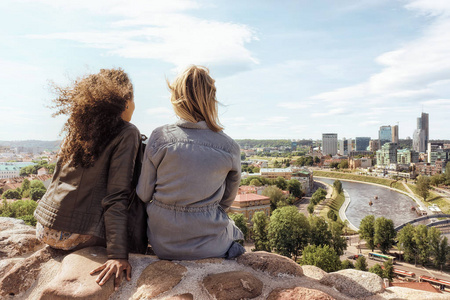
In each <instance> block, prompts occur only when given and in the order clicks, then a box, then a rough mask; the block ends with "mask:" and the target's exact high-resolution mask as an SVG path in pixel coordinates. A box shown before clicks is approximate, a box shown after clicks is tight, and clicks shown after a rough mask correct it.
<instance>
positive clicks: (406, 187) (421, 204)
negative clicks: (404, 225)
mask: <svg viewBox="0 0 450 300" xmlns="http://www.w3.org/2000/svg"><path fill="white" fill-rule="evenodd" d="M402 184H403V186H404V187H405V189H406V190H407V191H408V192H409V196H410V197H411V198H413V199H414V201H416V202H417V204H419V206H420V208H421V209H423V210H425V211H426V212H427V214H429V215H431V214H432V213H433V212H432V211H431V210H429V209H428V206H427V205H425V204H424V203H423V202H422V200H421V199H419V198H417V197H416V195H415V194H414V192H413V191H412V190H411V189H410V188H409V185H407V184H406V183H405V182H404V181H402Z"/></svg>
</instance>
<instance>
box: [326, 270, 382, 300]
mask: <svg viewBox="0 0 450 300" xmlns="http://www.w3.org/2000/svg"><path fill="white" fill-rule="evenodd" d="M319 282H320V283H322V284H324V285H328V286H331V287H333V288H336V289H337V290H338V291H340V292H342V293H343V294H346V295H348V296H350V297H355V298H362V297H368V296H372V295H375V294H378V293H381V292H383V291H384V287H383V279H381V277H380V276H378V275H376V274H373V273H369V272H363V271H359V270H353V269H345V270H341V271H337V272H333V273H329V274H326V275H325V276H324V277H323V278H322V279H320V281H319Z"/></svg>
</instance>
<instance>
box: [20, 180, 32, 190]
mask: <svg viewBox="0 0 450 300" xmlns="http://www.w3.org/2000/svg"><path fill="white" fill-rule="evenodd" d="M20 187H21V188H22V192H24V191H27V190H29V189H31V183H30V181H29V180H28V179H27V178H25V179H24V180H23V181H22V184H21V185H20Z"/></svg>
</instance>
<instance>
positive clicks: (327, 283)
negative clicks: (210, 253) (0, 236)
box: [0, 218, 448, 300]
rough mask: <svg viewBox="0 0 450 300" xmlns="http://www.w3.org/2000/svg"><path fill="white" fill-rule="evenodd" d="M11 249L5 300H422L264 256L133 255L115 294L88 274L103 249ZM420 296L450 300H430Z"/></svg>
mask: <svg viewBox="0 0 450 300" xmlns="http://www.w3.org/2000/svg"><path fill="white" fill-rule="evenodd" d="M23 226H26V225H24V224H23V223H21V222H18V221H17V220H14V219H9V218H0V232H3V230H5V229H7V230H9V232H10V234H11V235H12V237H11V239H10V241H22V239H23V238H25V235H28V236H29V235H30V231H32V230H34V229H33V228H32V227H28V228H24V227H23ZM15 228H17V229H18V230H16V231H15ZM24 229H25V230H24ZM9 246H10V247H12V248H11V249H13V250H14V249H15V250H16V251H15V252H14V253H22V255H21V256H14V257H2V258H1V259H0V266H4V268H5V269H4V270H2V272H0V298H1V299H9V300H11V299H33V300H35V299H52V300H53V299H54V300H58V299H98V300H101V299H110V300H123V299H174V300H175V299H180V300H184V299H186V300H190V299H199V300H203V299H227V300H228V299H243V298H247V299H268V298H269V299H324V300H325V299H343V300H346V299H357V298H358V297H360V298H364V299H373V300H381V299H417V298H415V296H416V295H417V293H415V292H411V290H409V289H405V288H388V289H386V290H384V289H383V288H382V287H380V285H379V282H380V281H381V278H379V277H378V276H377V275H374V274H372V273H367V272H360V271H354V270H342V271H338V272H334V273H325V272H323V271H322V270H321V269H318V268H316V267H313V266H304V267H303V268H302V267H301V266H299V265H297V264H296V263H294V262H293V261H291V260H290V259H288V258H285V257H283V256H280V255H277V254H273V253H267V252H250V253H245V254H244V255H242V256H241V257H239V258H238V259H237V260H224V259H220V258H213V259H206V260H199V261H165V260H159V259H158V258H157V257H156V256H150V255H140V254H131V255H130V259H129V261H130V264H131V265H132V267H133V271H132V279H131V281H124V282H122V285H121V287H120V289H119V291H117V292H114V289H113V283H112V281H111V280H110V281H109V282H108V283H107V284H105V285H103V286H102V287H100V286H98V285H97V284H96V283H95V277H96V275H92V276H91V275H89V272H90V271H91V270H92V269H94V268H95V267H97V266H99V265H101V263H102V262H104V261H105V260H106V251H105V249H104V248H101V247H92V248H86V249H82V250H79V251H76V252H72V253H71V252H68V251H59V250H58V251H57V250H53V249H51V248H49V247H44V245H41V244H40V245H36V247H37V248H41V250H38V251H35V250H32V249H31V248H27V249H26V251H25V252H26V253H27V254H28V255H23V253H24V252H21V251H19V248H21V247H23V243H22V242H20V243H9ZM367 278H369V279H370V280H366V279H367ZM405 290H406V291H405ZM13 295H14V296H13ZM421 296H423V299H446V298H448V297H446V296H447V295H442V297H441V295H439V294H431V293H421Z"/></svg>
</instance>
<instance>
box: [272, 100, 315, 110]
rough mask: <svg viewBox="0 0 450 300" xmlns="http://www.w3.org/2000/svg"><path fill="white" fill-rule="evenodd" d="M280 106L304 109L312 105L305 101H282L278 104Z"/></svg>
mask: <svg viewBox="0 0 450 300" xmlns="http://www.w3.org/2000/svg"><path fill="white" fill-rule="evenodd" d="M277 106H278V107H282V108H287V109H303V108H307V107H309V106H310V104H309V103H305V102H300V101H299V102H281V103H279V104H277Z"/></svg>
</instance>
